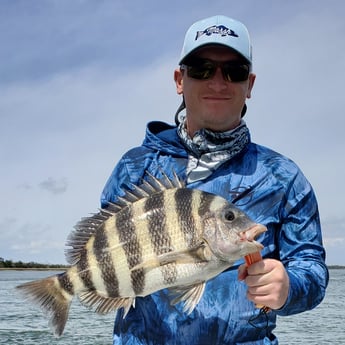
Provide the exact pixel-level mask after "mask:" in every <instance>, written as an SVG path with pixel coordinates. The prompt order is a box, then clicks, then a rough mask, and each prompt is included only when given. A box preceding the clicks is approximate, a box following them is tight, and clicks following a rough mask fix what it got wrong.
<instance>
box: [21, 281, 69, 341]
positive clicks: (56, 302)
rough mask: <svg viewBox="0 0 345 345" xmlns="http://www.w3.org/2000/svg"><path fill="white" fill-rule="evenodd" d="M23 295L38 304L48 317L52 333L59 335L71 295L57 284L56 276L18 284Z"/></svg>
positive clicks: (62, 328)
mask: <svg viewBox="0 0 345 345" xmlns="http://www.w3.org/2000/svg"><path fill="white" fill-rule="evenodd" d="M16 288H17V289H19V290H21V292H22V293H23V294H24V296H25V297H27V298H28V299H29V300H31V301H33V302H34V303H36V304H38V305H39V306H40V307H41V309H42V310H43V312H44V313H45V314H47V315H48V316H49V317H50V320H49V325H50V327H51V328H52V330H53V332H54V335H55V336H56V337H60V336H61V334H62V333H63V330H64V328H65V324H66V321H67V318H68V312H69V308H70V304H71V301H72V297H73V296H72V295H70V294H69V293H68V292H67V291H65V290H64V289H63V288H62V287H61V285H60V284H59V281H58V278H57V276H52V277H48V278H45V279H42V280H36V281H33V282H28V283H24V284H21V285H18V286H17V287H16Z"/></svg>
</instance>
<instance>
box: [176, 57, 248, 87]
mask: <svg viewBox="0 0 345 345" xmlns="http://www.w3.org/2000/svg"><path fill="white" fill-rule="evenodd" d="M180 67H181V69H183V70H186V71H187V75H188V77H190V78H193V79H198V80H206V79H210V78H212V77H213V76H214V75H215V74H216V71H217V68H218V67H220V69H221V71H222V74H223V78H224V79H225V80H226V81H232V82H240V81H245V80H247V79H248V77H249V73H250V65H249V64H247V63H244V62H241V61H214V60H209V59H202V58H193V59H190V60H188V61H186V62H185V63H184V64H181V66H180Z"/></svg>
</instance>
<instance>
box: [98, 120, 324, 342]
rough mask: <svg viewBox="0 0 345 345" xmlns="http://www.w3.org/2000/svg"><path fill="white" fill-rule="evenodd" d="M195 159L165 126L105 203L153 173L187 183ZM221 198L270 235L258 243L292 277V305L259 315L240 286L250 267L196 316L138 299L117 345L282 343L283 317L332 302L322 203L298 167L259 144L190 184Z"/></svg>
mask: <svg viewBox="0 0 345 345" xmlns="http://www.w3.org/2000/svg"><path fill="white" fill-rule="evenodd" d="M187 161H188V153H187V151H186V149H185V147H184V146H183V144H182V142H181V141H180V138H179V137H178V135H177V131H176V127H175V126H170V125H168V124H165V123H163V122H151V123H149V124H148V126H147V130H146V136H145V139H144V142H143V144H142V145H141V146H140V147H136V148H134V149H132V150H130V151H128V152H127V153H126V154H125V155H124V156H123V157H122V158H121V160H120V161H119V163H118V164H117V165H116V167H115V169H114V171H113V172H112V174H111V176H110V178H109V180H108V181H107V183H106V185H105V188H104V190H103V193H102V198H101V204H102V206H103V207H106V205H107V202H108V201H116V198H117V196H119V195H123V194H124V193H123V190H124V189H128V188H130V185H131V184H132V183H134V184H138V183H140V180H141V179H142V178H143V177H144V176H145V172H146V171H148V172H150V173H151V174H153V175H155V176H156V177H160V175H161V171H162V170H164V171H165V172H166V173H167V174H168V175H170V176H171V175H172V172H173V171H174V172H176V173H177V174H178V175H179V176H180V177H181V178H182V179H186V166H187ZM188 187H189V188H198V189H201V190H204V191H207V192H211V193H214V194H218V195H221V196H223V197H224V198H226V199H227V200H229V201H230V202H232V203H234V204H235V205H237V206H238V207H239V208H240V209H242V210H243V211H245V212H246V213H247V214H248V215H249V216H250V217H251V218H252V219H253V220H255V221H256V222H258V223H261V224H264V225H265V226H266V227H267V229H268V231H267V232H265V233H264V234H262V235H260V237H259V238H258V241H259V242H261V243H262V244H263V245H264V247H265V248H264V249H263V251H262V255H263V257H264V258H274V259H278V260H280V261H281V262H282V263H283V264H284V266H285V268H286V270H287V272H288V275H289V278H290V290H289V295H288V299H287V301H286V303H285V305H284V306H283V307H282V308H281V309H279V310H274V311H271V312H269V313H268V314H267V315H265V314H260V310H259V309H257V308H255V306H254V304H253V303H252V302H250V301H248V299H247V298H246V285H245V283H244V282H240V281H238V279H237V268H238V266H239V265H240V264H242V263H243V261H238V262H236V263H235V265H234V266H233V267H231V268H230V269H228V270H227V271H225V272H223V273H221V274H220V275H218V276H217V277H215V278H214V279H212V280H210V281H209V282H207V284H206V289H205V292H204V294H203V297H202V298H201V301H200V302H199V304H198V305H197V307H196V308H195V310H194V311H193V312H192V313H191V314H190V315H186V313H184V312H183V311H182V305H181V304H178V305H175V306H171V305H170V303H169V301H170V300H171V297H170V296H169V292H168V291H166V290H162V291H158V292H156V293H154V294H152V295H149V296H146V297H144V298H142V297H140V298H137V299H136V303H135V308H131V310H130V311H129V313H128V315H127V316H126V317H125V318H123V311H122V310H120V311H119V312H118V313H117V317H116V320H115V327H114V344H133V345H135V344H146V345H160V344H162V345H185V344H188V345H192V344H197V345H202V344H207V345H210V344H253V345H254V344H278V340H277V338H276V337H275V336H274V334H273V333H272V330H273V329H274V328H275V324H276V316H277V315H280V316H284V315H292V314H296V313H300V312H303V311H306V310H310V309H312V308H314V307H315V306H317V305H318V304H319V303H320V302H321V301H322V299H323V297H324V295H325V289H326V287H327V284H328V270H327V267H326V265H325V252H324V248H323V246H322V237H321V229H320V220H319V214H318V206H317V201H316V198H315V195H314V192H313V190H312V187H311V185H310V184H309V182H308V181H307V180H306V178H305V177H304V175H303V174H302V172H301V171H300V169H299V168H298V167H297V166H296V164H295V163H294V162H292V161H291V160H289V159H287V158H286V157H284V156H282V155H280V154H278V153H276V152H274V151H272V150H270V149H268V148H266V147H263V146H260V145H257V144H255V143H253V142H250V143H249V144H248V145H247V147H246V148H245V149H244V150H242V152H240V153H239V154H238V155H237V156H235V157H234V158H232V159H231V160H229V161H228V162H225V163H223V164H222V165H221V166H220V167H219V168H218V169H217V170H216V171H215V172H214V173H213V174H212V175H211V176H209V177H208V178H207V179H205V180H203V181H197V182H194V183H191V184H189V185H188Z"/></svg>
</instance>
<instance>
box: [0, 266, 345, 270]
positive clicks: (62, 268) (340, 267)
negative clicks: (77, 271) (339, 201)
mask: <svg viewBox="0 0 345 345" xmlns="http://www.w3.org/2000/svg"><path fill="white" fill-rule="evenodd" d="M327 267H328V269H329V270H343V269H345V266H342V265H329V266H327ZM68 269H69V267H56V266H55V267H0V271H66V270H68Z"/></svg>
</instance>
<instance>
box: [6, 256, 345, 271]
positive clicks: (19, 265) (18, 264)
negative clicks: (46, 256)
mask: <svg viewBox="0 0 345 345" xmlns="http://www.w3.org/2000/svg"><path fill="white" fill-rule="evenodd" d="M68 267H69V266H68V265H59V264H40V263H37V262H22V261H12V260H5V259H3V258H1V257H0V268H13V269H15V268H68ZM328 268H329V269H344V268H345V266H339V265H331V266H328Z"/></svg>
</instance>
